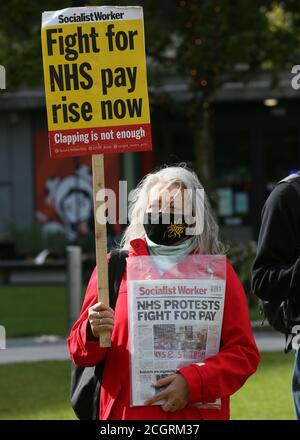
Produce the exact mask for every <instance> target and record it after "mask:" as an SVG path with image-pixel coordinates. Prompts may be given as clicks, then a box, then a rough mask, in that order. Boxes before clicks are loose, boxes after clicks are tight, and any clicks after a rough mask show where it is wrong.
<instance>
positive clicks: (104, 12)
mask: <svg viewBox="0 0 300 440" xmlns="http://www.w3.org/2000/svg"><path fill="white" fill-rule="evenodd" d="M120 13H122V14H123V15H121V17H122V18H114V14H120ZM74 16H76V17H78V19H79V21H72V22H70V21H69V20H68V19H69V18H70V17H71V18H73V17H74ZM87 17H90V19H88V18H87ZM85 18H87V19H86V20H85ZM137 19H143V8H142V7H141V6H95V7H90V6H87V7H83V8H66V9H61V10H59V11H46V12H43V14H42V27H46V26H55V25H56V26H57V25H59V26H64V25H67V24H78V25H80V24H93V23H95V22H104V23H105V22H109V21H124V20H137ZM64 20H66V21H64Z"/></svg>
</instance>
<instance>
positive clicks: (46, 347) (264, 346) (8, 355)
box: [0, 325, 285, 364]
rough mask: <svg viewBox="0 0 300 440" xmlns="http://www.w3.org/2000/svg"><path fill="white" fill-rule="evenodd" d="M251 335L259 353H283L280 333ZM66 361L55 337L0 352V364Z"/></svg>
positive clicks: (17, 341)
mask: <svg viewBox="0 0 300 440" xmlns="http://www.w3.org/2000/svg"><path fill="white" fill-rule="evenodd" d="M253 333H254V337H255V339H256V342H257V345H258V348H259V350H260V351H264V352H270V351H281V352H283V350H284V347H285V338H284V336H283V335H281V334H280V333H277V332H274V331H272V330H271V329H270V328H269V327H263V328H260V327H259V326H258V325H254V327H253ZM68 359H69V354H68V350H67V346H66V339H65V338H62V337H57V336H40V337H36V338H12V339H8V340H7V345H6V349H5V350H0V364H9V363H17V362H36V361H49V360H68Z"/></svg>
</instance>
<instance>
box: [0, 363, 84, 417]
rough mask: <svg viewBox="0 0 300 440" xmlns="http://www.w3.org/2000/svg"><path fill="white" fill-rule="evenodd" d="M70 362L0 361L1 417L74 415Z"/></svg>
mask: <svg viewBox="0 0 300 440" xmlns="http://www.w3.org/2000/svg"><path fill="white" fill-rule="evenodd" d="M69 377H70V363H69V362H61V361H59V362H36V363H24V364H10V365H0V389H1V393H0V419H2V420H5V419H9V420H15V419H21V420H24V419H31V420H32V419H37V420H41V419H42V420H50V419H54V420H66V419H74V418H75V416H73V412H72V409H71V407H70V405H69Z"/></svg>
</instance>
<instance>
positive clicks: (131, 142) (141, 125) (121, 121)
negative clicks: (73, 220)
mask: <svg viewBox="0 0 300 440" xmlns="http://www.w3.org/2000/svg"><path fill="white" fill-rule="evenodd" d="M42 49H43V65H44V80H45V93H46V103H47V115H48V128H49V140H50V152H51V155H53V156H54V157H61V156H70V155H72V156H74V155H79V154H96V153H105V152H118V151H141V150H149V149H151V129H150V112H149V100H148V89H147V69H146V58H145V41H144V25H143V12H142V8H140V7H108V6H104V7H86V8H69V9H64V10H62V11H55V12H45V13H44V14H43V23H42Z"/></svg>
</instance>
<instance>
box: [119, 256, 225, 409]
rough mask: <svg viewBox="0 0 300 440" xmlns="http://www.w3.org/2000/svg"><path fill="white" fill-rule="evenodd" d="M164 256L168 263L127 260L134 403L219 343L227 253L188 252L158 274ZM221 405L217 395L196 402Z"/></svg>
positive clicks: (199, 360)
mask: <svg viewBox="0 0 300 440" xmlns="http://www.w3.org/2000/svg"><path fill="white" fill-rule="evenodd" d="M163 259H168V262H167V263H168V264H169V265H170V257H156V256H155V257H148V256H147V257H146V256H145V257H138V258H137V257H132V258H128V259H127V261H128V265H127V280H128V288H129V298H128V307H129V314H128V315H129V351H130V361H131V362H130V363H131V405H132V406H140V405H144V401H145V400H146V399H148V398H150V397H151V396H153V395H154V394H156V393H158V392H160V391H162V389H157V388H153V386H151V384H153V383H155V382H156V381H157V380H159V379H161V378H164V377H166V376H169V375H170V374H173V373H175V372H176V370H177V369H179V368H180V367H183V366H186V365H190V364H194V363H196V364H199V365H202V364H203V363H205V359H206V358H208V357H210V356H213V355H215V354H217V353H218V351H219V348H220V338H221V329H222V320H223V310H224V299H225V284H226V259H225V257H224V256H220V255H218V256H201V255H189V256H187V257H186V258H185V260H184V261H182V262H181V263H180V264H179V265H178V264H177V263H178V262H177V261H176V262H175V261H174V266H173V268H172V267H171V268H170V269H169V270H168V271H167V272H165V273H164V274H163V275H160V273H159V271H158V270H157V268H159V267H160V266H164V261H163ZM134 260H136V261H134ZM137 260H138V261H137ZM165 262H166V261H165ZM191 273H192V274H193V278H191ZM163 403H164V402H163V401H159V402H158V403H157V404H158V405H162V404H163ZM220 404H221V401H220V399H218V400H217V401H216V402H211V403H205V402H203V403H201V402H199V403H197V404H196V406H198V407H203V408H210V407H212V408H220Z"/></svg>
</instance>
